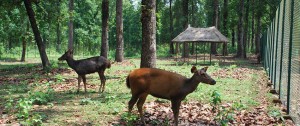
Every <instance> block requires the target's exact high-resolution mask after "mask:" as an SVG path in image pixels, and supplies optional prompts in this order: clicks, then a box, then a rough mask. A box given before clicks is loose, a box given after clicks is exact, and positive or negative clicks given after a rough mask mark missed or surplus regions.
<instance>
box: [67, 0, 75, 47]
mask: <svg viewBox="0 0 300 126" xmlns="http://www.w3.org/2000/svg"><path fill="white" fill-rule="evenodd" d="M73 10H74V0H69V16H70V17H69V25H68V26H69V41H68V49H73V41H74V33H73V32H74V27H73V26H74V25H73Z"/></svg>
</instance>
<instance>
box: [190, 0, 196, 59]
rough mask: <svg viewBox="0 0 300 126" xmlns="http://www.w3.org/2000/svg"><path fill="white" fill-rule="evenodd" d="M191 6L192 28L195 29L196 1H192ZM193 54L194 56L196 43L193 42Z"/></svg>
mask: <svg viewBox="0 0 300 126" xmlns="http://www.w3.org/2000/svg"><path fill="white" fill-rule="evenodd" d="M191 4H192V5H191V6H192V12H191V26H193V27H195V15H194V13H195V1H194V0H192V1H191ZM191 54H192V55H194V54H195V42H192V51H191Z"/></svg>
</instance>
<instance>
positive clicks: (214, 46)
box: [211, 0, 219, 55]
mask: <svg viewBox="0 0 300 126" xmlns="http://www.w3.org/2000/svg"><path fill="white" fill-rule="evenodd" d="M218 8H219V0H214V8H213V9H214V13H213V26H215V27H216V28H217V29H218V26H219V24H218V21H219V14H218V13H219V11H218ZM211 54H214V55H216V54H218V52H217V44H216V43H211Z"/></svg>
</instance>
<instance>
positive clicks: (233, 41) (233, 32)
mask: <svg viewBox="0 0 300 126" xmlns="http://www.w3.org/2000/svg"><path fill="white" fill-rule="evenodd" d="M231 36H232V37H231V45H232V47H233V48H234V43H235V31H234V28H232V30H231Z"/></svg>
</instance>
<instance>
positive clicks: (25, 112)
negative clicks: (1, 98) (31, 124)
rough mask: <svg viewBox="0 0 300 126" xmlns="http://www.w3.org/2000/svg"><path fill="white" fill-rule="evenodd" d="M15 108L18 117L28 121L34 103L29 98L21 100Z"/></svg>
mask: <svg viewBox="0 0 300 126" xmlns="http://www.w3.org/2000/svg"><path fill="white" fill-rule="evenodd" d="M15 108H16V109H17V117H18V118H19V119H28V118H29V112H30V110H31V108H32V101H31V100H29V99H28V98H20V99H19V100H18V101H17V104H16V107H15Z"/></svg>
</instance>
